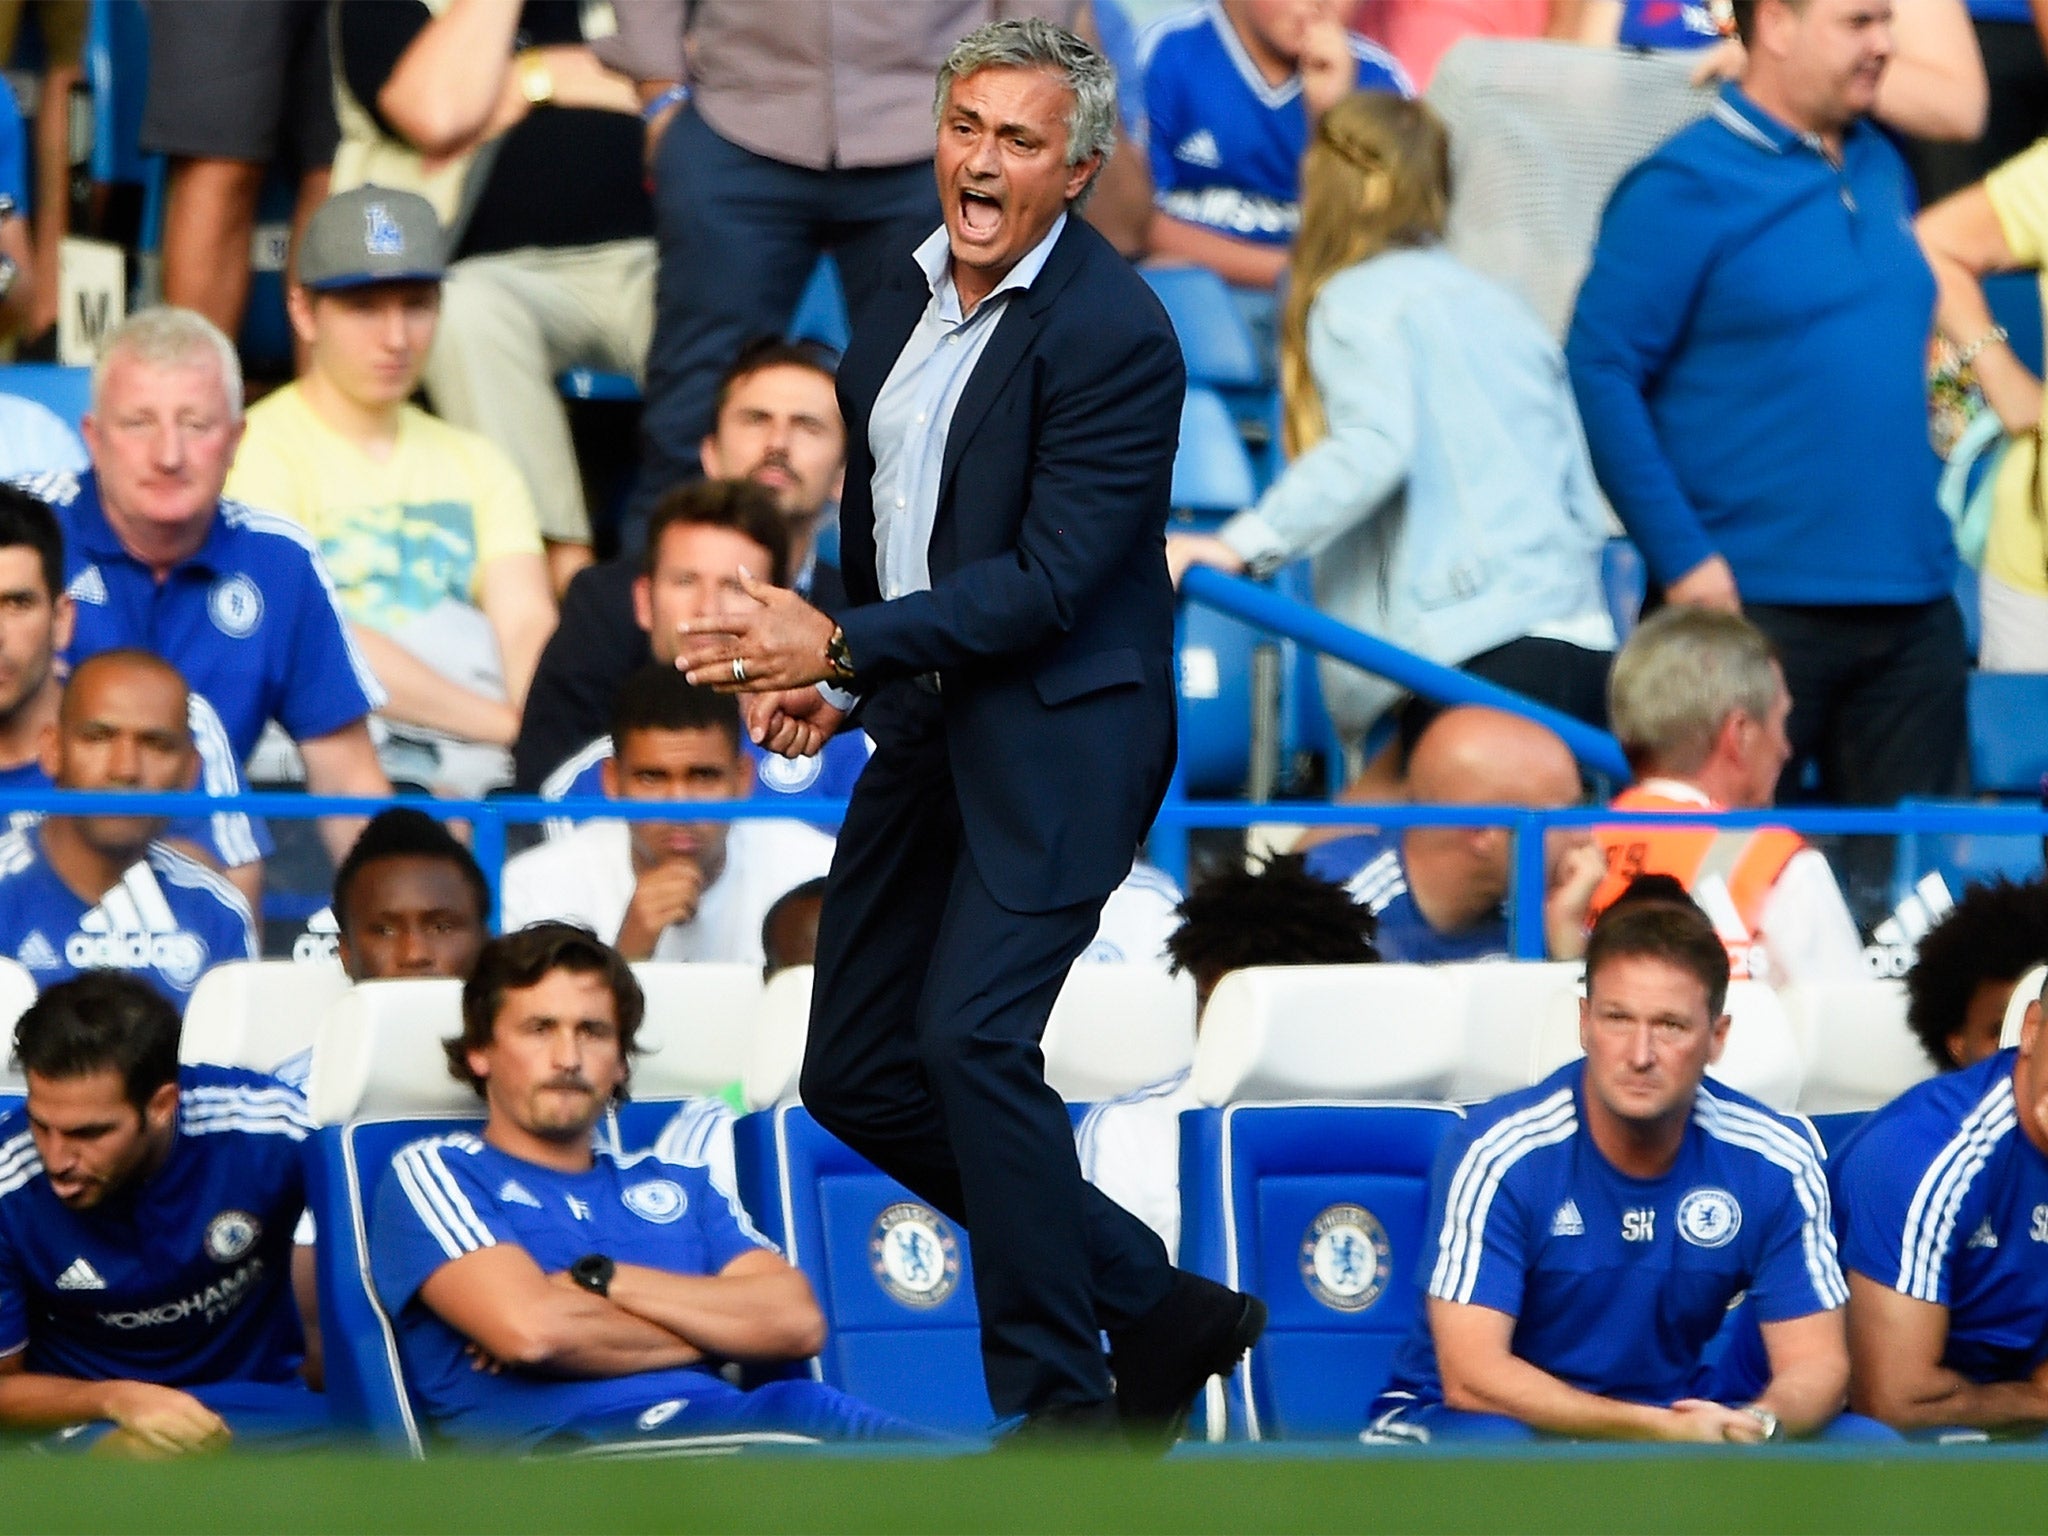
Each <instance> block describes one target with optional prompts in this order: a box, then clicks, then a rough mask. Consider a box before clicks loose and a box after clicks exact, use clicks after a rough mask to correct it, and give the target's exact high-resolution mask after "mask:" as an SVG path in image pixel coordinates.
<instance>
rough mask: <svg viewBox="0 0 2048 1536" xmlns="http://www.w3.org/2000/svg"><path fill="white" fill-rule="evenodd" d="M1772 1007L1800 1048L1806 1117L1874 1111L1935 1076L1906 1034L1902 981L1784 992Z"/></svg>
mask: <svg viewBox="0 0 2048 1536" xmlns="http://www.w3.org/2000/svg"><path fill="white" fill-rule="evenodd" d="M1778 1000H1779V1001H1780V1002H1781V1003H1783V1004H1784V1005H1785V1017H1786V1019H1787V1021H1788V1022H1789V1023H1790V1024H1791V1026H1792V1037H1793V1039H1794V1040H1795V1041H1797V1043H1798V1046H1799V1060H1800V1065H1801V1067H1802V1069H1803V1072H1804V1076H1805V1081H1804V1083H1803V1084H1802V1086H1801V1087H1800V1090H1799V1108H1800V1109H1801V1110H1802V1111H1803V1112H1804V1113H1806V1114H1809V1115H1840V1114H1850V1113H1853V1112H1856V1111H1859V1110H1870V1109H1877V1108H1879V1107H1880V1106H1882V1105H1885V1104H1889V1103H1890V1102H1891V1101H1892V1100H1893V1099H1895V1098H1897V1097H1898V1096H1899V1095H1900V1094H1902V1093H1904V1092H1905V1091H1906V1090H1907V1089H1908V1088H1910V1087H1912V1086H1913V1085H1914V1084H1915V1083H1917V1082H1920V1081H1922V1080H1923V1079H1925V1078H1929V1077H1932V1076H1933V1075H1934V1064H1933V1063H1932V1062H1930V1061H1929V1060H1928V1059H1927V1053H1926V1052H1925V1051H1924V1050H1922V1049H1921V1048H1920V1039H1919V1037H1918V1036H1917V1035H1915V1034H1914V1033H1913V1031H1912V1030H1911V1029H1909V1028H1907V1026H1906V984H1905V983H1904V982H1902V981H1897V980H1884V981H1879V980H1877V979H1875V978H1873V979H1871V980H1869V981H1848V982H1818V983H1812V984H1808V985H1803V986H1797V987H1787V988H1785V989H1784V990H1783V991H1782V992H1780V993H1779V994H1778Z"/></svg>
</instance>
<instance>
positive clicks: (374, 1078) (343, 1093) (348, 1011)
mask: <svg viewBox="0 0 2048 1536" xmlns="http://www.w3.org/2000/svg"><path fill="white" fill-rule="evenodd" d="M461 1033H462V983H461V982H460V981H457V980H455V979H454V978H452V977H439V976H436V977H409V978H407V979H405V980H402V981H366V982H362V983H361V984H359V985H357V986H354V987H351V988H350V989H349V990H348V991H346V992H344V993H343V994H342V995H341V996H340V997H339V998H337V999H335V1001H334V1003H333V1005H332V1006H331V1007H330V1008H329V1009H328V1010H327V1016H326V1017H325V1018H323V1019H322V1020H321V1021H320V1028H319V1031H318V1032H317V1033H316V1034H315V1036H314V1039H313V1071H312V1076H311V1077H310V1078H309V1079H308V1080H307V1083H306V1100H307V1103H308V1105H309V1107H310V1108H311V1109H312V1112H313V1118H314V1119H315V1120H317V1121H318V1122H319V1123H320V1124H322V1125H340V1124H343V1123H345V1122H347V1121H349V1120H361V1119H368V1118H372V1117H377V1118H382V1117H386V1116H392V1115H450V1116H454V1115H475V1114H481V1113H482V1112H483V1101H482V1100H481V1099H480V1098H478V1097H477V1095H476V1093H475V1091H474V1090H473V1089H471V1088H470V1087H469V1085H468V1084H466V1083H459V1082H457V1081H456V1080H455V1079H454V1078H453V1077H451V1076H450V1075H449V1072H448V1057H447V1054H446V1053H445V1052H444V1051H443V1050H442V1048H441V1042H442V1041H444V1040H452V1039H454V1038H455V1037H456V1036H458V1035H460V1034H461Z"/></svg>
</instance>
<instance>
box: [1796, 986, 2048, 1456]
mask: <svg viewBox="0 0 2048 1536" xmlns="http://www.w3.org/2000/svg"><path fill="white" fill-rule="evenodd" d="M2042 1054H2043V1053H2042V1040H2041V1003H2040V1002H2039V1001H2038V1000H2037V1001H2035V1002H2032V1003H2029V1004H2028V1005H2027V1016H2026V1022H2025V1024H2024V1025H2023V1027H2022V1028H2021V1031H2020V1043H2019V1047H2018V1049H2016V1050H2004V1051H2000V1052H1998V1053H1997V1054H1996V1055H1994V1056H1989V1057H1986V1058H1985V1059H1984V1060H1983V1061H1980V1062H1978V1063H1977V1064H1976V1065H1975V1066H1972V1067H1966V1068H1965V1069H1963V1070H1962V1071H1960V1072H1950V1073H1945V1074H1943V1075H1942V1076H1939V1077H1934V1078H1930V1079H1928V1081H1926V1082H1924V1083H1921V1084H1920V1085H1919V1086H1918V1087H1915V1088H1910V1089H1908V1090H1907V1091H1906V1092H1905V1093H1903V1094H1901V1095H1900V1096H1899V1097H1898V1098H1896V1099H1894V1100H1893V1101H1892V1102H1891V1103H1890V1104H1888V1105H1886V1106H1885V1107H1884V1108H1883V1109H1881V1110H1879V1111H1878V1112H1877V1114H1876V1115H1874V1116H1873V1117H1872V1118H1871V1119H1870V1121H1869V1122H1868V1123H1867V1124H1865V1125H1864V1127H1863V1128H1862V1129H1861V1130H1860V1131H1859V1132H1857V1134H1856V1135H1855V1137H1854V1138H1853V1139H1851V1141H1850V1142H1849V1144H1848V1146H1846V1147H1845V1148H1843V1149H1842V1152H1841V1154H1840V1156H1839V1158H1838V1160H1837V1162H1836V1164H1835V1167H1834V1169H1833V1173H1834V1183H1835V1196H1836V1199H1837V1200H1838V1201H1839V1202H1840V1210H1841V1216H1842V1223H1843V1228H1844V1237H1843V1241H1842V1263H1843V1266H1844V1267H1845V1268H1846V1269H1847V1270H1848V1271H1849V1349H1850V1356H1851V1358H1852V1360H1853V1361H1854V1363H1855V1373H1854V1375H1853V1377H1852V1378H1851V1385H1850V1392H1851V1395H1852V1398H1853V1400H1854V1403H1855V1406H1856V1407H1857V1408H1858V1409H1859V1410H1860V1411H1861V1412H1864V1413H1867V1414H1870V1415H1871V1416H1872V1417H1874V1418H1879V1419H1882V1420H1884V1421H1885V1422H1886V1423H1888V1424H1891V1425H1893V1426H1895V1427H1897V1428H1899V1429H1903V1430H1923V1431H1927V1430H1935V1431H1938V1430H1945V1429H1952V1428H1963V1427H1967V1428H1971V1429H1978V1430H1984V1431H1990V1432H1993V1433H1997V1434H2000V1435H2006V1436H2010V1435H2027V1436H2037V1435H2039V1434H2040V1433H2041V1432H2042V1430H2043V1429H2044V1428H2048V1249H2044V1247H2043V1245H2044V1244H2048V1097H2044V1095H2048V1071H2044V1070H2043V1065H2042Z"/></svg>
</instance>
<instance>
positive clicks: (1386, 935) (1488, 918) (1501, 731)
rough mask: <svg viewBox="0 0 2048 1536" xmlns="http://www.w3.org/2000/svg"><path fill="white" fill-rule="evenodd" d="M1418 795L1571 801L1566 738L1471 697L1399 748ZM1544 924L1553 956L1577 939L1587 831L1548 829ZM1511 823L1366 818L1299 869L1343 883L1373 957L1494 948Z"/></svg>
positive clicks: (1464, 956)
mask: <svg viewBox="0 0 2048 1536" xmlns="http://www.w3.org/2000/svg"><path fill="white" fill-rule="evenodd" d="M1407 792H1408V799H1409V800H1410V801H1412V802H1414V803H1415V804H1417V805H1526V806H1530V807H1532V808H1534V809H1539V810H1550V809H1555V808H1557V807H1559V806H1566V805H1576V804H1577V803H1578V801H1579V798H1580V788H1579V769H1578V765H1577V764H1576V763H1575V762H1573V761H1572V754H1571V749H1570V748H1568V747H1566V746H1565V744H1564V742H1563V741H1562V740H1560V739H1559V738H1558V736H1557V735H1556V734H1555V733H1554V732H1552V731H1550V730H1549V729H1547V728H1546V727H1544V726H1541V725H1538V724H1537V723H1536V722H1535V721H1533V720H1524V719H1523V718H1522V717H1521V716H1519V715H1510V714H1507V713H1505V712H1503V711H1501V710H1497V709H1483V708H1479V707H1477V706H1471V707H1467V708H1463V709H1452V710H1446V711H1445V712H1444V713H1443V714H1441V715H1438V716H1437V717H1436V719H1434V720H1432V721H1431V722H1430V723H1429V727H1428V729H1426V730H1425V731H1423V733H1422V735H1421V736H1420V737H1419V738H1417V740H1416V743H1415V751H1414V752H1413V753H1412V754H1411V755H1410V757H1409V759H1408V778H1407ZM1544 852H1545V856H1546V857H1545V864H1546V868H1547V872H1548V876H1549V879H1548V882H1547V884H1546V886H1545V889H1544V892H1543V931H1544V935H1545V937H1546V939H1547V941H1548V945H1547V947H1548V951H1549V954H1550V958H1551V959H1553V960H1576V959H1577V958H1578V957H1579V956H1580V955H1581V954H1583V953H1584V952H1585V947H1586V908H1587V904H1588V902H1589V901H1590V900H1591V899H1592V895H1593V891H1594V888H1595V887H1596V886H1598V885H1599V883H1600V877H1601V875H1602V873H1603V872H1604V871H1605V869H1606V865H1605V863H1604V862H1603V861H1602V860H1601V857H1600V850H1599V849H1598V848H1596V847H1594V846H1593V838H1592V834H1591V833H1590V832H1588V831H1586V830H1584V829H1583V828H1581V829H1578V830H1576V831H1565V830H1562V829H1560V830H1557V831H1554V832H1552V833H1550V834H1549V835H1548V837H1547V838H1546V840H1545V844H1544ZM1513 857H1514V834H1513V833H1512V832H1510V831H1509V830H1508V829H1507V828H1505V827H1429V826H1417V827H1389V828H1384V829H1381V828H1374V829H1372V830H1369V831H1362V832H1355V833H1352V834H1351V835H1349V836H1345V837H1338V838H1335V839H1333V840H1331V841H1328V842H1322V843H1318V844H1316V845H1314V846H1313V847H1312V848H1310V849H1309V850H1308V872H1309V873H1310V874H1312V875H1314V876H1316V877H1317V878H1318V879H1322V880H1327V881H1329V882H1330V883H1331V884H1332V885H1340V886H1342V887H1343V888H1344V889H1345V890H1346V891H1347V892H1348V893H1349V894H1350V896H1351V899H1352V900H1353V901H1355V902H1357V903H1358V904H1359V905H1360V906H1361V907H1364V908H1365V909H1366V910H1367V911H1368V912H1370V913H1372V915H1373V917H1374V918H1375V919H1376V920H1377V922H1378V927H1377V928H1376V930H1375V931H1374V934H1373V944H1374V947H1375V948H1377V949H1378V950H1379V954H1380V958H1381V959H1382V960H1387V961H1399V962H1404V963H1410V964H1430V963H1434V962H1438V961H1447V960H1495V959H1501V958H1504V957H1505V956H1506V955H1507V954H1508V953H1509V942H1508V916H1507V908H1506V906H1505V902H1506V898H1507V894H1508V876H1509V869H1510V865H1511V861H1512V860H1513Z"/></svg>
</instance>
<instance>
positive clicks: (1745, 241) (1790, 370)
mask: <svg viewBox="0 0 2048 1536" xmlns="http://www.w3.org/2000/svg"><path fill="white" fill-rule="evenodd" d="M1736 17H1737V20H1738V23H1739V24H1740V25H1741V28H1742V31H1743V36H1744V40H1745V43H1746V45H1747V47H1748V50H1749V52H1748V62H1747V64H1746V66H1745V68H1744V71H1743V76H1742V80H1741V82H1740V83H1739V84H1732V85H1727V86H1724V87H1723V88H1722V91H1721V99H1720V101H1719V102H1718V103H1717V104H1716V105H1715V108H1714V111H1713V113H1712V115H1711V116H1709V117H1708V118H1706V119H1703V120H1702V121H1700V122H1697V123H1695V124H1693V125H1692V126H1691V127H1689V128H1686V129H1684V130H1682V131H1681V132H1679V133H1678V134H1677V135H1675V136H1674V137H1673V138H1671V139H1670V140H1669V141H1667V142H1666V143H1665V144H1664V146H1663V147H1662V148H1660V149H1659V150H1657V151H1656V152H1655V153H1654V154H1652V155H1651V156H1650V157H1649V158H1648V159H1647V160H1645V161H1644V162H1643V163H1642V164H1641V165H1639V166H1637V167H1636V169H1635V170H1634V171H1632V172H1630V174H1629V175H1628V176H1627V177H1626V178H1624V179H1623V181H1622V183H1621V185H1620V186H1619V187H1618V188H1617V189H1616V191H1615V193H1614V196H1613V198H1612V199H1611V200H1610V202H1609V203H1608V206H1607V210H1606V213H1605V215H1604V216H1603V218H1602V221H1601V229H1600V238H1599V242H1598V245H1597V246H1596V248H1595V250H1594V254H1593V264H1592V269H1591V271H1590V272H1589V273H1588V274H1587V277H1586V280H1585V284H1584V286H1583V287H1582V288H1581V289H1580V291H1579V299H1578V308H1577V312H1576V313H1575V314H1574V316H1573V318H1572V325H1571V334H1570V338H1569V340H1568V342H1567V345H1566V356H1567V358H1568V359H1569V361H1570V364H1571V375H1572V382H1573V385H1574V386H1575V387H1576V389H1577V391H1578V397H1579V408H1580V414H1581V416H1582V417H1583V419H1584V420H1585V422H1586V424H1587V430H1588V434H1589V436H1590V438H1591V441H1592V448H1593V459H1594V464H1595V466H1596V467H1597V469H1598V470H1599V473H1600V481H1601V484H1602V486H1603V487H1604V488H1605V490H1606V492H1607V494H1608V496H1609V498H1610V499H1611V500H1612V502H1613V503H1614V506H1615V509H1616V510H1617V511H1618V512H1619V513H1620V514H1621V518H1622V521H1623V523H1624V524H1626V525H1627V527H1628V530H1629V532H1630V533H1631V534H1632V535H1633V536H1634V538H1635V540H1636V542H1637V544H1638V545H1639V546H1641V548H1642V551H1643V555H1644V558H1645V560H1646V561H1647V563H1648V565H1649V569H1650V576H1651V580H1652V581H1653V583H1654V584H1655V585H1656V586H1657V587H1658V588H1660V589H1661V591H1662V593H1663V596H1664V598H1665V599H1666V600H1667V601H1669V602H1672V603H1678V604H1692V605H1698V606H1706V607H1713V608H1720V609H1724V610H1726V611H1728V612H1731V613H1733V612H1742V613H1745V614H1746V615H1747V616H1748V617H1749V618H1750V619H1751V620H1752V621H1753V622H1754V623H1755V624H1756V626H1757V627H1758V628H1759V629H1761V630H1763V632H1764V633H1765V634H1767V635H1768V636H1770V638H1771V640H1772V641H1773V642H1774V643H1775V644H1776V646H1777V650H1778V655H1779V657H1780V659H1781V661H1782V664H1783V666H1784V669H1785V674H1786V681H1787V683H1788V684H1789V686H1790V690H1791V694H1792V699H1793V709H1792V716H1791V720H1790V722H1789V724H1788V726H1787V730H1788V732H1789V735H1790V739H1791V744H1792V751H1793V757H1792V760H1791V762H1790V763H1789V764H1788V766H1787V768H1786V771H1785V773H1784V775H1782V776H1781V778H1780V783H1779V796H1780V798H1781V799H1782V798H1790V792H1791V791H1792V790H1793V789H1795V788H1796V787H1797V785H1798V782H1799V774H1800V772H1801V769H1802V765H1803V764H1805V763H1807V762H1811V761H1816V760H1817V761H1818V764H1819V772H1820V781H1821V786H1822V789H1823V791H1824V792H1825V793H1826V794H1827V795H1828V796H1829V797H1830V798H1832V799H1835V800H1838V801H1842V802H1845V803H1848V804H1875V805H1890V804H1892V803H1893V802H1894V801H1896V800H1897V799H1898V798H1899V797H1900V796H1902V795H1909V794H1912V795H1945V794H1957V793H1960V792H1961V791H1962V790H1963V788H1964V785H1965V780H1964V774H1963V752H1962V747H1963V743H1964V742H1965V741H1966V740H1967V739H1968V732H1967V729H1966V722H1965V720H1964V706H1963V700H1964V688H1963V682H1964V673H1965V671H1966V670H1967V667H1968V658H1967V654H1966V652H1965V649H1964V643H1963V628H1962V618H1961V615H1960V613H1959V612H1958V611H1957V608H1956V604H1955V601H1954V599H1953V597H1952V596H1951V595H1950V594H1951V590H1952V588H1953V587H1954V584H1955V573H1956V556H1955V544H1954V541H1953V539H1952V538H1951V536H1950V533H1949V528H1948V524H1947V521H1946V520H1945V519H1944V518H1943V517H1942V515H1941V512H1940V511H1939V509H1938V508H1937V506H1936V505H1935V478H1936V460H1935V456H1934V452H1933V449H1932V448H1931V447H1930V445H1929V441H1928V429H1927V389H1926V383H1927V357H1926V352H1927V337H1928V330H1929V322H1930V319H1931V317H1932V314H1933V306H1934V283H1933V280H1932V278H1931V277H1930V275H1929V273H1928V270H1927V263H1926V261H1925V260H1924V259H1923V258H1922V257H1921V255H1920V251H1919V248H1918V247H1917V246H1916V245H1915V244H1914V243H1913V240H1912V238H1911V227H1912V226H1911V221H1910V214H1911V197H1912V194H1911V189H1910V186H1909V184H1908V182H1907V180H1906V175H1905V169H1904V166H1903V165H1902V163H1901V162H1900V159H1899V154H1898V151H1897V150H1896V149H1895V148H1893V146H1892V144H1891V142H1890V141H1889V140H1888V139H1887V138H1886V136H1885V135H1884V134H1883V132H1881V131H1880V130H1879V129H1878V128H1876V127H1875V126H1874V125H1873V124H1871V123H1870V122H1869V121H1868V120H1867V118H1866V117H1865V114H1866V113H1867V112H1868V111H1869V110H1870V108H1871V106H1872V105H1873V103H1874V102H1875V100H1876V96H1877V88H1878V84H1879V81H1880V80H1881V79H1882V78H1883V76H1884V73H1885V66H1886V64H1887V62H1888V60H1889V59H1890V56H1891V52H1892V41H1891V28H1890V19H1889V18H1890V10H1889V7H1881V6H1872V5H1869V4H1866V3H1864V0H1799V3H1789V0H1754V3H1744V4H1740V5H1738V6H1737V8H1736ZM1874 853H1875V855H1876V858H1874V859H1873V860H1872V861H1871V864H1872V867H1869V868H1865V867H1864V866H1863V865H1861V864H1859V865H1858V866H1857V870H1856V873H1857V874H1858V882H1857V883H1858V884H1860V885H1862V886H1865V887H1868V888H1869V890H1870V891H1873V892H1874V891H1875V889H1876V888H1877V887H1878V886H1880V885H1881V884H1882V880H1883V875H1884V874H1885V873H1888V871H1889V867H1890V849H1889V847H1888V846H1882V847H1879V848H1878V849H1876V850H1874ZM1878 859H1881V860H1882V863H1883V869H1882V870H1878V869H1876V868H1875V867H1874V865H1875V863H1876V862H1877V860H1878Z"/></svg>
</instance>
